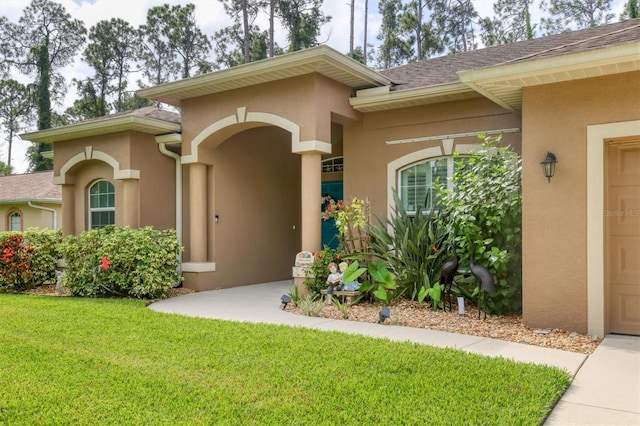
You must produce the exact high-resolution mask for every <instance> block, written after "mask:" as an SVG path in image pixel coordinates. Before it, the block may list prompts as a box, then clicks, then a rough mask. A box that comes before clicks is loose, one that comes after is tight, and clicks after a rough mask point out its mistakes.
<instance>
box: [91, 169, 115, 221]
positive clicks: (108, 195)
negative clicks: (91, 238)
mask: <svg viewBox="0 0 640 426" xmlns="http://www.w3.org/2000/svg"><path fill="white" fill-rule="evenodd" d="M114 224H115V188H114V186H113V184H112V183H111V182H109V181H107V180H99V181H97V182H95V183H94V184H93V185H91V187H89V229H95V228H102V227H104V226H107V225H114Z"/></svg>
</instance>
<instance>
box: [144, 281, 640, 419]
mask: <svg viewBox="0 0 640 426" xmlns="http://www.w3.org/2000/svg"><path fill="white" fill-rule="evenodd" d="M292 287H293V282H292V281H279V282H274V283H267V284H258V285H251V286H243V287H234V288H229V289H223V290H214V291H206V292H201V293H192V294H187V295H184V296H180V297H175V298H171V299H167V300H162V301H160V302H156V303H154V304H152V305H150V308H151V309H153V310H155V311H158V312H166V313H176V314H182V315H187V316H194V317H203V318H216V319H222V320H230V321H242V322H254V323H267V324H281V325H291V326H299V327H308V328H314V329H317V330H326V331H340V332H344V333H352V334H363V335H366V336H371V337H378V338H386V339H389V340H395V341H411V342H416V343H422V344H427V345H431V346H437V347H449V348H456V349H461V350H464V351H467V352H472V353H477V354H480V355H486V356H501V357H504V358H509V359H513V360H514V361H518V362H531V363H536V364H545V365H550V366H553V367H558V368H562V369H565V370H567V371H568V372H570V373H571V374H572V375H573V376H574V381H573V383H572V384H571V386H570V387H569V389H568V391H567V392H566V393H565V394H564V396H563V397H562V399H561V400H560V402H559V403H558V404H557V405H556V407H555V408H554V409H553V411H552V413H551V415H550V416H549V418H548V419H547V421H546V423H545V425H583V424H591V425H596V424H597V425H640V337H630V336H607V337H606V338H605V339H604V341H603V342H602V343H601V344H600V345H599V346H598V348H597V349H596V351H595V352H594V353H593V354H591V355H590V356H587V355H583V354H578V353H574V352H565V351H561V350H557V349H548V348H542V347H539V346H530V345H524V344H520V343H512V342H506V341H503V340H496V339H491V338H488V337H478V336H467V335H463V334H452V333H445V332H442V331H435V330H429V329H422V328H411V327H401V326H392V325H380V324H371V323H361V322H356V321H346V320H333V319H327V318H315V317H307V316H302V315H295V314H291V313H288V312H286V311H283V310H281V309H280V297H281V296H282V295H283V294H287V293H288V292H289V291H290V290H291V288H292Z"/></svg>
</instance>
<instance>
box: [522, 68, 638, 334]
mask: <svg viewBox="0 0 640 426" xmlns="http://www.w3.org/2000/svg"><path fill="white" fill-rule="evenodd" d="M523 105H524V108H523V118H522V124H523V129H524V131H523V135H522V156H523V305H524V306H523V312H524V314H523V321H524V323H525V324H526V325H528V326H530V327H553V326H554V325H557V324H562V325H563V328H565V329H567V330H570V331H576V332H579V333H586V332H587V315H588V312H587V232H588V229H587V199H588V197H589V194H588V193H587V126H588V125H592V124H601V123H615V122H620V121H627V120H634V119H635V120H637V119H639V118H640V73H638V72H635V73H625V74H620V75H617V76H612V77H602V78H595V79H590V80H579V81H575V82H567V83H560V84H550V85H545V86H536V87H531V88H525V89H524V92H523ZM547 151H552V152H554V153H555V154H556V156H557V158H558V164H557V167H556V175H555V177H554V178H552V179H551V183H548V182H547V179H545V178H544V176H543V174H542V169H541V167H540V165H539V163H540V161H542V160H543V159H544V156H545V154H546V152H547ZM602 179H603V177H602ZM602 297H604V295H602Z"/></svg>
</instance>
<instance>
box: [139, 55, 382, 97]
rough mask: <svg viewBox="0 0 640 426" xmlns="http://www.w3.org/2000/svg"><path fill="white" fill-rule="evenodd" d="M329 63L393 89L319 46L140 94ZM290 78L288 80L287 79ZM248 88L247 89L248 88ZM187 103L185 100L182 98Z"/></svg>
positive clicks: (378, 76)
mask: <svg viewBox="0 0 640 426" xmlns="http://www.w3.org/2000/svg"><path fill="white" fill-rule="evenodd" d="M319 60H321V61H326V62H329V63H331V64H333V65H334V66H337V67H338V68H340V69H342V70H343V71H345V72H347V73H349V74H351V75H355V76H358V77H360V78H362V79H363V80H366V81H367V82H369V83H370V84H372V85H390V84H391V80H390V79H389V78H387V77H385V76H384V75H382V74H381V73H379V72H377V71H374V70H372V69H371V68H368V67H366V66H365V65H364V64H361V63H359V62H357V61H355V60H353V59H351V58H349V57H348V56H346V55H344V54H342V53H340V52H338V51H337V50H335V49H333V48H331V47H329V46H326V45H319V46H316V47H312V48H309V49H304V50H300V51H296V52H291V53H286V54H284V55H279V56H274V57H272V58H267V59H263V60H260V61H256V62H249V63H247V64H241V65H238V66H235V67H231V68H227V69H224V70H220V71H215V72H212V73H208V74H202V75H198V76H194V77H189V78H186V79H182V80H177V81H172V82H168V83H163V84H160V85H157V86H152V87H148V88H145V89H141V90H138V91H137V94H138V95H139V96H142V97H144V98H148V99H159V98H165V99H166V98H167V97H169V96H171V95H175V94H177V93H179V92H181V91H184V90H191V89H195V88H198V87H205V86H209V85H212V84H216V83H225V82H229V81H233V80H235V79H238V78H247V77H252V76H256V75H259V74H265V73H275V72H278V71H281V70H284V69H287V68H294V67H296V66H303V65H308V64H311V63H313V62H316V61H319ZM285 78H286V77H285ZM245 87H246V86H245ZM178 98H179V99H180V100H182V99H187V97H185V98H180V97H178Z"/></svg>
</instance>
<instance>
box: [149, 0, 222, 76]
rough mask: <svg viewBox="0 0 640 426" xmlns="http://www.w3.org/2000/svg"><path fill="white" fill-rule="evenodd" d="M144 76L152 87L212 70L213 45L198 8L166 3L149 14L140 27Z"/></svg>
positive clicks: (189, 4) (151, 10)
mask: <svg viewBox="0 0 640 426" xmlns="http://www.w3.org/2000/svg"><path fill="white" fill-rule="evenodd" d="M140 31H141V36H142V46H143V49H142V52H141V54H140V57H141V59H142V61H143V63H144V67H145V71H144V74H145V76H146V77H147V78H148V80H149V82H150V83H151V84H161V83H165V82H167V81H169V80H172V79H174V78H188V77H191V76H192V75H196V74H201V73H203V72H208V71H209V70H210V69H211V63H210V61H209V53H210V51H211V42H210V41H209V39H208V38H207V36H206V35H205V34H204V33H203V32H202V31H201V30H200V28H199V27H198V25H197V23H196V21H195V6H194V5H193V4H192V3H188V4H186V5H185V6H180V5H175V6H170V5H168V4H164V5H162V6H155V7H152V8H150V9H149V10H148V11H147V21H146V23H145V24H143V25H142V26H141V27H140Z"/></svg>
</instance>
